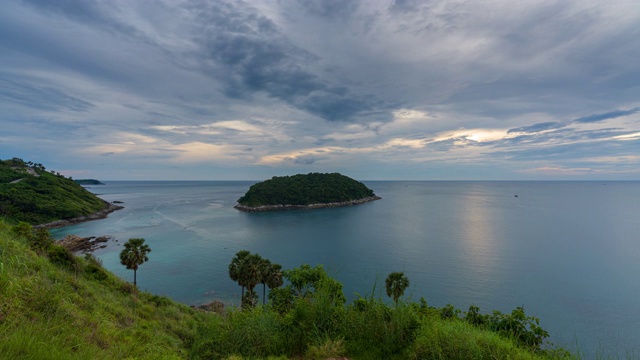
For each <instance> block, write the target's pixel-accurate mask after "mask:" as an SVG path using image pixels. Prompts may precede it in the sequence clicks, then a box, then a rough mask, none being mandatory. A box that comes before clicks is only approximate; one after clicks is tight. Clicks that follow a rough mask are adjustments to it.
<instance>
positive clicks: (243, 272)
mask: <svg viewBox="0 0 640 360" xmlns="http://www.w3.org/2000/svg"><path fill="white" fill-rule="evenodd" d="M263 264H264V259H263V258H262V257H261V256H260V255H258V254H249V255H247V256H246V257H245V258H244V260H243V261H242V263H241V264H240V282H242V283H243V284H244V286H245V287H246V288H247V294H245V296H243V298H242V299H243V304H242V305H243V306H244V305H248V306H251V307H254V306H255V305H256V300H257V297H258V296H257V295H256V293H255V287H256V285H258V284H259V283H260V281H262V273H263V271H264V265H263Z"/></svg>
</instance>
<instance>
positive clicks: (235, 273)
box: [229, 250, 251, 299]
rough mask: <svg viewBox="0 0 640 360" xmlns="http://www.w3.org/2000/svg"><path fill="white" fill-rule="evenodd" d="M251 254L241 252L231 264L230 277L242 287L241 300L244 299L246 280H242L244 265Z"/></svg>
mask: <svg viewBox="0 0 640 360" xmlns="http://www.w3.org/2000/svg"><path fill="white" fill-rule="evenodd" d="M249 254H251V253H250V252H249V251H247V250H240V251H238V252H237V253H236V256H235V257H234V258H233V259H231V263H230V264H229V277H230V278H231V280H233V281H235V282H237V283H238V285H240V286H241V287H242V297H241V298H240V299H244V284H245V281H244V279H241V278H242V277H243V276H242V274H241V268H242V264H243V262H244V260H245V258H246V257H247V256H249Z"/></svg>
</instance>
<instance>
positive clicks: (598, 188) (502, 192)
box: [53, 181, 640, 357]
mask: <svg viewBox="0 0 640 360" xmlns="http://www.w3.org/2000/svg"><path fill="white" fill-rule="evenodd" d="M365 183H366V184H367V185H368V186H369V187H370V188H372V189H373V190H374V191H375V192H376V194H377V195H380V196H382V198H383V199H382V200H379V201H375V202H371V203H367V204H364V205H359V206H354V207H344V208H331V209H318V210H311V211H289V212H272V213H255V214H247V213H241V212H238V211H236V210H234V209H233V205H235V201H236V200H237V199H238V198H239V197H240V196H241V195H242V194H244V192H245V191H246V190H247V189H248V187H249V186H250V185H251V184H252V182H184V181H183V182H109V183H108V184H107V185H105V186H95V187H91V188H90V190H91V191H93V192H94V193H97V194H99V195H100V196H101V197H102V198H104V199H105V200H108V201H114V200H119V201H124V205H125V209H124V210H121V211H118V212H115V213H113V214H111V215H110V216H109V217H108V218H107V219H104V220H98V221H93V222H88V223H83V224H78V225H74V226H71V227H67V228H62V229H57V230H55V231H53V233H54V235H55V236H56V237H58V238H61V237H63V236H64V235H66V234H77V235H81V236H91V235H112V236H114V238H115V239H117V240H118V242H115V241H114V242H112V243H110V244H109V246H108V247H107V248H106V249H101V250H99V251H97V252H96V255H97V256H98V257H100V258H101V259H102V260H103V262H104V264H105V266H106V267H107V268H109V269H110V270H112V271H113V272H115V273H116V274H117V275H119V276H121V277H123V278H124V279H127V280H130V281H131V280H132V278H133V274H132V272H131V271H128V270H126V269H125V268H124V267H123V266H121V265H120V264H119V262H118V253H119V251H120V248H121V246H120V244H121V243H122V242H123V241H126V240H127V239H128V238H131V237H144V238H145V239H147V242H148V243H149V245H150V247H151V248H152V253H151V254H150V261H149V262H148V263H145V264H144V265H142V266H141V268H140V270H139V271H138V282H139V285H140V287H141V288H143V289H145V290H148V291H151V292H153V293H157V294H163V295H167V296H169V297H171V298H174V299H176V300H178V301H181V302H184V303H187V304H201V303H205V302H209V301H211V300H214V299H217V300H222V301H224V302H226V303H227V304H238V302H239V295H240V289H239V287H238V286H237V285H236V284H235V283H233V282H232V281H231V280H230V279H229V278H228V275H227V266H228V264H229V261H230V260H231V258H232V257H233V255H234V254H235V253H236V252H237V251H238V250H242V249H247V250H250V251H252V252H257V253H259V254H261V255H262V256H264V257H267V258H269V259H271V260H272V261H274V262H278V263H281V264H282V265H283V266H284V267H285V268H291V267H295V266H298V265H300V264H302V263H305V262H306V263H310V264H323V265H324V266H325V268H326V269H328V270H329V272H330V273H331V274H332V275H334V276H335V277H336V278H337V279H338V280H340V281H341V282H343V284H344V290H345V294H346V295H347V296H348V297H350V298H353V297H354V296H355V295H354V294H355V293H359V294H370V293H371V292H372V291H374V292H375V293H376V294H378V295H380V296H384V294H383V292H382V288H381V285H382V284H383V283H384V277H385V276H386V275H387V274H388V273H389V272H392V271H404V272H405V273H406V275H407V276H408V277H409V279H410V281H411V286H410V288H409V296H410V297H411V298H412V299H413V300H418V299H419V298H420V297H425V299H426V300H427V302H428V303H429V304H430V305H434V306H444V305H446V304H447V303H451V304H453V305H455V306H456V307H459V308H461V309H463V310H466V309H467V308H468V306H469V305H470V304H475V305H477V306H479V307H480V308H481V310H484V311H485V312H489V311H491V310H493V309H496V310H500V311H503V312H509V311H511V310H512V309H514V308H515V307H517V306H521V305H524V306H525V309H526V311H527V313H528V314H533V315H535V316H537V317H539V318H540V319H541V324H542V326H543V327H544V328H545V329H547V330H548V331H549V332H550V333H551V335H552V336H551V338H552V340H553V341H554V342H556V343H559V344H561V345H563V346H566V347H568V348H575V347H576V346H577V347H578V348H579V349H580V350H581V351H583V352H584V353H585V354H586V355H587V357H593V356H595V354H597V353H598V352H599V351H604V352H609V351H613V352H614V353H615V354H618V355H620V356H622V357H624V356H625V355H627V353H629V352H632V355H634V356H636V357H640V331H639V329H640V301H639V299H640V280H639V279H640V182H606V183H603V182H444V181H443V182H365ZM515 195H518V196H517V197H516V196H515ZM376 284H378V285H377V286H376ZM382 286H383V285H382ZM374 289H375V290H374Z"/></svg>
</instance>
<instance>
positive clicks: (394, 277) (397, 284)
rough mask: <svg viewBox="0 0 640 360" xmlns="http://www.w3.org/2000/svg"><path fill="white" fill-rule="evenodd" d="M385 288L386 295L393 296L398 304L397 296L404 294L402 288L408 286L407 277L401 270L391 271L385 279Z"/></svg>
mask: <svg viewBox="0 0 640 360" xmlns="http://www.w3.org/2000/svg"><path fill="white" fill-rule="evenodd" d="M384 283H385V285H386V288H387V296H389V297H391V298H393V301H394V302H395V303H396V306H397V305H398V298H399V297H400V296H402V294H404V290H405V289H406V288H408V287H409V279H408V278H407V277H406V276H404V273H403V272H392V273H391V274H389V275H388V276H387V279H386V280H385V282H384Z"/></svg>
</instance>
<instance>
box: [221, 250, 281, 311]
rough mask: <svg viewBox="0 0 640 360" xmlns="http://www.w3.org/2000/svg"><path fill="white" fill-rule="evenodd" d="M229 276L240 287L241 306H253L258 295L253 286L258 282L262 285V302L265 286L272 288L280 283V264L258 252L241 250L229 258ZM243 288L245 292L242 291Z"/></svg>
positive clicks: (264, 298) (264, 296)
mask: <svg viewBox="0 0 640 360" xmlns="http://www.w3.org/2000/svg"><path fill="white" fill-rule="evenodd" d="M229 277H230V278H231V280H233V281H235V282H237V283H238V285H240V286H241V287H242V297H241V300H242V306H243V307H254V306H256V305H257V300H258V295H257V294H256V293H255V287H256V286H257V285H258V284H262V286H263V290H262V297H263V303H264V302H265V300H266V286H269V288H270V289H274V288H277V287H279V286H281V285H282V266H281V265H279V264H272V263H271V261H269V260H268V259H264V258H262V257H261V256H260V255H258V254H251V252H249V251H247V250H241V251H238V252H237V253H236V255H235V256H234V257H233V259H231V263H230V264H229ZM245 288H246V289H247V293H245V291H244V290H245Z"/></svg>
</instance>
